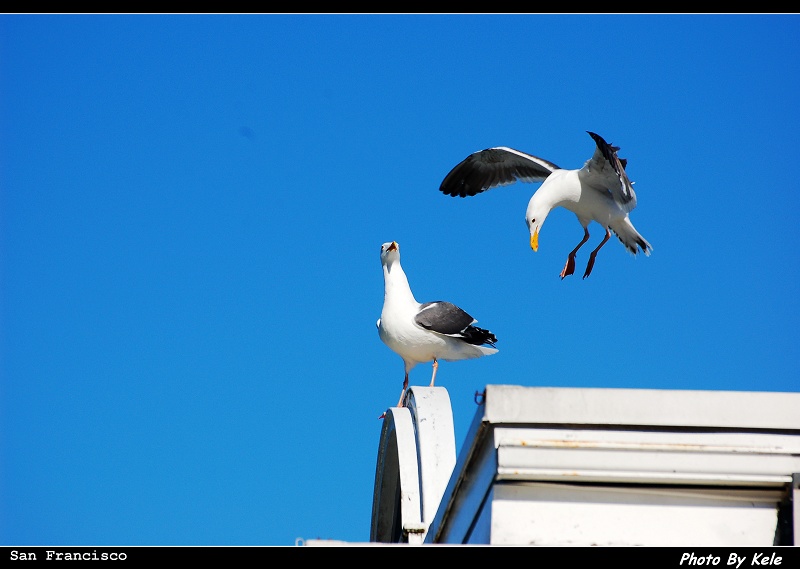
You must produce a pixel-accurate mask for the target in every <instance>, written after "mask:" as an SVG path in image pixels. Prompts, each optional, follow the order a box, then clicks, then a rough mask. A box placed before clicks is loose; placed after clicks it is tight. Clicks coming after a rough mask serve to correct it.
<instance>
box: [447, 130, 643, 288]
mask: <svg viewBox="0 0 800 569" xmlns="http://www.w3.org/2000/svg"><path fill="white" fill-rule="evenodd" d="M587 132H588V131H587ZM589 135H590V136H591V137H592V139H594V141H595V144H596V148H595V151H594V154H593V155H592V157H591V158H590V159H589V160H587V161H586V163H585V164H584V165H583V167H582V168H579V169H576V170H565V169H562V168H559V167H558V166H556V165H555V164H553V163H552V162H549V161H547V160H544V159H543V158H538V157H536V156H532V155H530V154H526V153H524V152H520V151H519V150H515V149H513V148H508V147H505V146H498V147H495V148H487V149H486V150H480V151H478V152H474V153H472V154H470V155H469V156H467V158H465V159H464V160H463V161H462V162H460V163H459V164H458V165H457V166H456V167H455V168H453V169H452V170H451V171H450V172H449V173H448V174H447V176H445V178H444V180H443V181H442V184H441V186H440V187H439V190H440V191H442V192H443V193H444V194H446V195H449V196H454V197H455V196H460V197H462V198H463V197H466V196H474V195H475V194H478V193H480V192H483V191H485V190H489V189H491V188H495V187H497V186H507V185H509V184H513V183H515V182H517V181H520V182H542V185H541V186H540V187H539V189H538V190H536V192H534V194H533V196H532V197H531V199H530V201H529V202H528V209H527V210H526V212H525V223H526V224H527V226H528V230H529V232H530V245H531V249H533V250H534V251H537V250H538V249H539V231H540V230H541V228H542V225H543V224H544V221H545V219H547V216H548V215H549V213H550V212H551V211H552V210H553V209H554V208H557V207H563V208H566V209H568V210H569V211H571V212H572V213H574V214H575V215H576V216H577V218H578V222H579V223H580V224H581V226H582V227H583V239H582V240H581V242H580V243H578V245H577V246H576V247H575V248H574V249H573V250H572V251H571V252H570V253H569V256H568V258H567V262H566V264H565V265H564V268H563V269H562V271H561V275H560V276H561V278H562V279H563V278H564V277H566V276H568V275H571V274H572V273H573V272H574V271H575V255H576V254H577V252H578V249H580V248H581V247H582V246H583V245H584V243H586V242H587V241H588V240H589V224H590V223H591V222H592V221H595V222H597V223H599V224H600V225H602V226H603V228H604V229H605V236H604V238H603V240H602V241H601V242H600V244H599V245H598V246H597V247H596V248H595V249H594V250H593V251H592V252H591V253H590V255H589V262H588V263H587V265H586V271H585V272H584V275H583V278H586V277H588V276H589V275H590V274H591V272H592V268H593V267H594V262H595V257H596V256H597V252H598V251H599V250H600V248H601V247H602V246H603V245H605V244H606V242H607V241H608V239H609V237H610V236H611V232H613V233H614V234H615V235H616V236H617V237H618V238H619V240H620V241H621V242H622V244H623V245H624V246H625V248H626V249H627V250H628V251H630V252H631V253H632V254H634V255H636V254H637V253H638V252H639V250H641V251H642V252H643V253H644V254H645V255H648V256H649V255H650V253H651V252H652V250H653V247H652V246H651V245H650V243H648V242H647V240H646V239H645V238H644V237H642V235H641V234H640V233H639V232H638V231H637V230H636V228H635V227H634V226H633V224H632V223H631V220H630V216H629V215H630V212H631V211H633V209H634V208H635V207H636V193H635V192H634V191H633V184H632V183H631V181H630V180H629V179H628V175H627V174H626V173H625V166H626V165H627V160H625V159H624V158H620V157H619V156H617V151H618V150H619V147H617V146H612V145H610V144H608V143H607V142H606V141H605V140H603V138H602V137H601V136H600V135H598V134H595V133H593V132H589Z"/></svg>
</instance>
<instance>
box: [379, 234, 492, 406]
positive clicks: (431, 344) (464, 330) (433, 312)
mask: <svg viewBox="0 0 800 569" xmlns="http://www.w3.org/2000/svg"><path fill="white" fill-rule="evenodd" d="M381 264H382V265H383V310H382V311H381V317H380V318H379V319H378V321H377V323H376V324H377V326H378V335H379V336H380V338H381V340H382V341H383V343H384V344H386V345H387V346H389V348H391V349H392V350H393V351H394V352H395V353H397V354H398V355H399V356H400V357H401V358H403V364H404V365H405V379H404V380H403V391H402V392H401V393H400V400H399V401H398V402H397V406H398V407H401V406H402V403H403V395H405V392H406V389H408V373H409V372H410V371H411V370H412V368H414V366H416V365H417V364H420V363H423V362H430V361H433V375H431V383H430V386H431V387H433V382H434V381H435V380H436V370H437V369H438V367H439V360H444V361H456V360H465V359H471V358H479V357H481V356H488V355H491V354H495V353H497V351H498V350H497V349H496V348H495V342H497V338H496V337H495V335H494V334H492V333H491V332H489V331H488V330H484V329H483V328H478V327H477V326H473V324H474V323H475V322H477V320H475V319H474V318H473V317H472V316H470V315H469V314H467V313H466V312H464V311H463V310H462V309H461V308H459V307H458V306H456V305H455V304H451V303H449V302H445V301H443V300H437V301H435V302H426V303H424V304H420V303H419V302H417V301H416V299H415V298H414V294H413V293H412V292H411V287H410V286H409V284H408V277H406V273H405V271H403V267H402V266H400V245H398V244H397V241H390V242H388V243H384V244H383V245H381ZM488 346H491V347H488Z"/></svg>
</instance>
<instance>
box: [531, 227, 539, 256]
mask: <svg viewBox="0 0 800 569" xmlns="http://www.w3.org/2000/svg"><path fill="white" fill-rule="evenodd" d="M531 249H533V250H534V251H538V250H539V230H538V229H537V230H536V231H534V232H533V235H532V236H531Z"/></svg>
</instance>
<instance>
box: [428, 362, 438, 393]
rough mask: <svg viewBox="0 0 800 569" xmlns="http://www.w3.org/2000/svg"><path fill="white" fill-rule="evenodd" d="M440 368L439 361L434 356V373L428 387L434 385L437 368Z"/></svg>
mask: <svg viewBox="0 0 800 569" xmlns="http://www.w3.org/2000/svg"><path fill="white" fill-rule="evenodd" d="M437 369H439V362H438V361H436V358H433V375H432V376H431V384H430V385H429V386H428V387H433V382H434V380H435V379H436V370H437Z"/></svg>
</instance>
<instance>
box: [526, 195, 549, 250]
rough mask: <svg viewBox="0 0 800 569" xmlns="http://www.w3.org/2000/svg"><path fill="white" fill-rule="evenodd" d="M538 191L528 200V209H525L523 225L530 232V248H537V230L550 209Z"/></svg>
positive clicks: (540, 227)
mask: <svg viewBox="0 0 800 569" xmlns="http://www.w3.org/2000/svg"><path fill="white" fill-rule="evenodd" d="M542 195H543V194H540V193H535V194H533V196H532V197H531V201H529V202H528V209H527V210H526V211H525V225H527V226H528V231H530V233H531V249H533V250H534V251H538V250H539V231H540V230H541V229H542V225H544V220H545V219H547V216H548V214H549V213H550V211H551V210H552V206H551V205H550V204H549V203H544V201H545V200H543V199H542Z"/></svg>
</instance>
